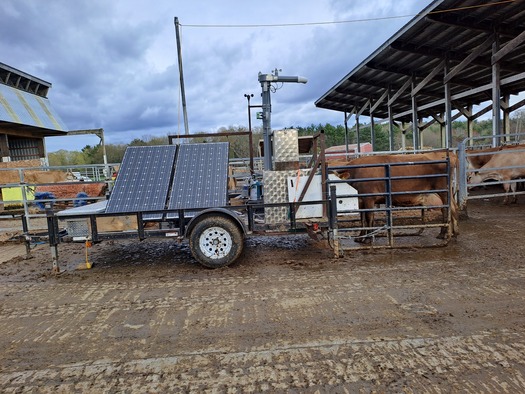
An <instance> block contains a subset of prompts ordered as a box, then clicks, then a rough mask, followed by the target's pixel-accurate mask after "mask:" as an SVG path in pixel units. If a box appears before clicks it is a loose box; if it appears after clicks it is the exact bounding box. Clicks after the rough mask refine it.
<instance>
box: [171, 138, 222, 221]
mask: <svg viewBox="0 0 525 394" xmlns="http://www.w3.org/2000/svg"><path fill="white" fill-rule="evenodd" d="M227 194H228V143H227V142H218V143H205V144H203V143H200V144H185V145H180V147H179V153H178V155H177V163H176V166H175V175H174V176H173V183H172V189H171V193H170V199H169V205H168V208H169V209H186V208H208V207H221V206H225V205H226V204H227V198H228V196H227ZM168 217H169V218H173V217H176V215H174V214H170V215H168Z"/></svg>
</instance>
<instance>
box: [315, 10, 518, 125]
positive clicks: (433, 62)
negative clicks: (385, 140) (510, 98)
mask: <svg viewBox="0 0 525 394" xmlns="http://www.w3.org/2000/svg"><path fill="white" fill-rule="evenodd" d="M494 34H496V37H497V39H498V40H499V49H500V50H499V52H497V53H496V57H493V52H492V45H493V43H494V41H495V38H494V37H495V36H494ZM524 40H525V1H522V0H516V1H512V0H510V1H491V2H490V1H487V0H436V1H434V2H432V3H431V4H430V5H428V6H427V7H426V8H425V9H424V10H423V11H421V13H419V14H418V15H417V16H416V17H414V18H413V19H412V20H411V21H410V22H409V23H407V24H406V25H405V26H404V27H403V28H402V29H401V30H399V31H398V32H397V33H396V34H394V35H393V36H392V37H391V38H390V39H388V40H387V41H386V42H385V43H384V44H383V45H382V46H380V47H379V48H378V49H376V50H375V51H374V52H373V53H372V54H371V55H370V56H369V57H368V58H366V59H365V60H364V61H363V62H362V63H361V64H359V65H358V66H357V67H356V68H354V69H353V70H352V71H350V72H349V73H348V74H347V75H346V76H345V77H344V78H343V79H341V80H340V81H339V82H338V83H337V84H336V85H335V86H334V87H332V88H331V89H330V90H329V91H328V92H326V93H325V94H324V95H323V96H322V97H321V98H319V99H318V100H317V101H316V102H315V105H316V106H317V107H320V108H327V109H332V110H336V111H344V112H349V113H350V112H352V110H357V111H358V112H359V113H360V114H363V115H366V116H370V108H371V107H372V108H373V115H374V117H376V118H383V119H386V118H388V104H387V103H388V101H389V100H388V98H387V94H388V91H389V88H390V94H391V95H395V94H396V93H400V94H399V96H398V97H396V98H395V100H392V102H391V108H392V112H393V113H394V114H395V115H394V119H396V120H399V121H411V120H412V94H413V88H414V87H415V88H416V90H415V92H416V93H417V95H416V96H415V97H416V100H417V108H418V114H419V116H420V117H429V116H432V115H433V114H436V113H443V112H444V111H445V93H444V81H445V72H444V71H445V68H444V65H445V63H447V62H448V65H447V67H448V75H447V76H446V78H447V79H449V78H450V79H449V81H450V92H451V99H452V102H453V105H454V107H456V108H457V107H459V106H462V107H466V106H468V105H477V104H481V103H483V102H486V101H488V100H490V99H491V97H492V96H491V95H492V80H493V79H492V64H493V63H494V62H496V61H499V67H500V78H501V82H500V83H501V95H502V96H505V95H512V94H518V93H520V92H522V91H524V90H525V51H524V50H523V49H524V48H523V45H521V44H522V43H523V41H524ZM520 45H521V46H520ZM413 78H414V79H413ZM412 84H413V86H412V87H411V85H412ZM369 100H371V101H370V102H369Z"/></svg>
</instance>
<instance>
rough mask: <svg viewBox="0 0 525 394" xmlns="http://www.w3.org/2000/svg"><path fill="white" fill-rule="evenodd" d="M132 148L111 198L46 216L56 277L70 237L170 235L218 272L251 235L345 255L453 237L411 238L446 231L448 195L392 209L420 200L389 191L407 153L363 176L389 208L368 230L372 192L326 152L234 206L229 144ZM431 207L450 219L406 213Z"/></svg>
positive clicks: (272, 175)
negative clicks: (302, 239) (365, 204)
mask: <svg viewBox="0 0 525 394" xmlns="http://www.w3.org/2000/svg"><path fill="white" fill-rule="evenodd" d="M279 133H280V132H276V135H274V138H275V140H279V139H280V138H281V137H280V136H279ZM282 133H283V134H285V136H284V137H282V138H284V139H286V138H290V139H292V140H293V139H295V138H296V136H295V135H294V133H293V132H290V130H286V131H283V132H282ZM321 137H322V135H321ZM321 145H322V144H321ZM128 150H129V154H128V151H127V152H126V156H125V157H124V160H123V163H122V165H121V171H120V173H119V177H120V179H119V178H118V177H117V181H116V183H115V187H114V189H113V192H112V195H111V196H110V198H109V200H106V201H101V202H98V203H95V204H91V205H87V206H84V207H78V208H72V209H68V210H65V211H61V212H57V213H54V212H53V211H52V210H51V209H48V210H47V220H48V233H49V244H50V247H51V254H52V260H53V269H54V271H57V272H58V271H59V262H58V245H59V244H60V243H61V242H67V241H85V242H92V243H95V244H96V243H99V242H102V241H104V240H111V239H122V238H133V237H137V238H138V239H140V240H145V239H149V238H154V237H164V238H173V239H175V240H177V241H180V242H182V241H188V243H189V247H190V251H191V254H192V255H193V257H194V258H195V259H196V260H197V261H198V262H199V263H201V264H202V265H204V266H206V267H210V268H218V267H223V266H226V265H229V264H231V263H233V262H234V261H236V260H237V259H238V258H239V256H240V255H241V253H242V251H243V247H244V239H245V238H246V237H251V236H264V235H272V236H276V235H278V236H282V235H295V234H308V235H310V236H311V237H312V238H314V239H316V240H327V241H328V244H329V245H330V246H331V247H332V248H333V249H334V254H335V256H337V257H339V256H342V255H343V253H344V250H348V249H362V248H392V247H414V246H436V245H444V244H446V242H448V239H449V237H448V238H447V239H445V240H444V241H441V242H440V243H439V244H434V243H432V244H425V243H424V242H423V241H421V239H422V238H419V237H418V238H414V236H420V235H421V234H422V232H423V230H425V229H429V231H430V229H434V228H440V229H448V228H450V201H451V198H452V196H451V195H450V194H449V195H448V201H446V202H445V203H444V204H442V205H430V206H429V205H426V206H423V205H421V206H412V207H396V206H394V204H393V201H394V200H395V199H396V197H399V195H403V194H414V190H410V191H399V190H397V191H396V190H395V188H392V185H395V184H396V182H398V181H406V180H407V179H409V178H410V176H406V175H403V176H398V177H396V176H392V175H390V173H391V172H394V171H393V169H394V168H399V167H401V166H404V167H407V168H408V167H410V166H414V165H417V163H414V162H412V161H411V155H410V154H407V155H404V156H405V157H406V162H401V163H399V162H396V163H387V162H385V163H382V160H381V156H377V163H378V164H374V166H375V167H381V168H384V170H385V174H388V176H382V177H378V178H374V179H362V180H361V181H364V182H382V183H384V184H385V190H384V191H383V192H381V194H382V195H383V196H384V200H385V204H383V205H381V206H377V207H375V208H373V209H372V210H373V211H374V213H375V214H376V224H375V225H374V226H375V227H367V226H364V225H363V224H362V223H361V221H360V215H361V214H363V213H364V212H365V211H370V209H368V210H362V209H361V210H360V209H359V206H358V198H359V197H361V198H366V197H370V196H369V195H361V196H359V195H357V192H356V190H355V189H353V188H351V187H350V186H349V185H348V182H349V180H342V179H340V178H338V177H336V176H334V175H333V174H328V172H330V171H329V170H330V167H328V166H327V164H326V163H325V162H324V155H323V154H322V152H321V154H319V155H318V156H317V157H314V158H313V160H312V162H314V165H313V167H311V168H308V169H299V170H280V171H265V172H264V186H263V187H264V193H263V194H264V196H263V197H264V200H248V201H247V202H246V203H245V204H243V205H228V200H227V190H226V187H225V185H226V183H227V169H226V168H225V166H224V163H227V158H228V154H227V144H226V145H225V143H206V144H184V145H180V146H174V147H172V148H170V147H169V146H162V147H134V148H128ZM279 151H280V150H279V149H276V153H275V154H276V157H279ZM138 153H140V154H138ZM166 158H167V159H166ZM196 158H201V159H200V160H197V159H196ZM172 159H173V160H174V161H173V163H172V162H171V160H172ZM190 159H192V160H190ZM287 159H288V158H286V160H287ZM163 160H164V166H162V168H164V169H166V168H169V169H170V171H160V167H159V162H161V163H162V162H163ZM436 162H442V163H444V164H445V165H446V166H445V168H446V169H447V170H446V171H445V172H444V173H443V174H433V175H432V177H443V178H444V179H446V182H447V185H448V186H450V178H449V175H448V174H449V171H448V169H449V160H448V158H444V159H443V160H441V161H436V160H434V161H429V162H428V164H432V163H436ZM130 163H131V164H130ZM282 163H290V161H283V162H282ZM221 168H223V169H222V170H220V169H221ZM345 168H352V166H348V167H345V166H338V167H334V168H333V169H335V170H337V171H341V170H344V169H345ZM427 177H428V176H427ZM423 179H426V178H425V177H423ZM448 186H447V187H446V188H444V189H440V190H432V189H430V190H419V191H417V193H418V194H420V195H425V194H427V195H432V194H434V193H437V192H440V193H443V192H445V193H446V192H447V189H448V190H449V189H450V188H449V187H448ZM159 195H161V196H162V197H161V198H159V197H158V196H159ZM144 207H146V208H144ZM432 208H434V209H442V210H446V212H447V215H444V216H443V217H441V218H440V219H439V220H437V221H434V222H432V221H430V220H428V217H425V215H423V214H421V215H416V216H415V217H412V216H411V217H409V216H407V212H408V210H410V212H414V211H416V212H417V211H420V212H422V213H423V212H425V211H427V210H428V209H432ZM115 218H117V219H118V218H124V219H123V220H121V221H123V222H126V223H128V225H129V226H128V228H126V229H119V230H118V231H106V230H105V229H104V226H105V224H104V221H107V220H113V219H115ZM61 222H65V223H66V226H65V227H66V228H67V234H65V233H64V232H62V231H60V229H59V224H60V223H61ZM407 231H409V233H407ZM363 232H365V233H366V234H370V236H373V238H374V244H371V245H363V243H361V242H360V238H362V234H363ZM449 234H450V231H449ZM395 237H399V239H401V237H405V238H406V237H408V238H409V239H411V240H412V241H413V240H414V239H416V242H415V244H414V242H411V243H410V244H407V243H406V242H400V241H399V240H396V244H394V238H395ZM432 239H433V238H432ZM376 241H377V242H376Z"/></svg>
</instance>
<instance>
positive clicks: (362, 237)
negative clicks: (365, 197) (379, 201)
mask: <svg viewBox="0 0 525 394" xmlns="http://www.w3.org/2000/svg"><path fill="white" fill-rule="evenodd" d="M360 205H361V209H371V208H373V207H374V203H372V204H370V203H368V201H367V202H364V203H363V204H360ZM373 225H374V212H373V211H367V212H361V227H372V226H373ZM370 232H371V230H365V229H363V230H361V231H360V232H359V236H358V237H357V238H355V241H356V242H359V243H363V244H371V243H372V237H371V236H370V235H368V234H369V233H370Z"/></svg>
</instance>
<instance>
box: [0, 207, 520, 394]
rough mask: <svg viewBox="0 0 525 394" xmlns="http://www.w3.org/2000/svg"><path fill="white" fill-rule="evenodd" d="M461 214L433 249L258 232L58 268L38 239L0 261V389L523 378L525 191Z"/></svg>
mask: <svg viewBox="0 0 525 394" xmlns="http://www.w3.org/2000/svg"><path fill="white" fill-rule="evenodd" d="M468 214H469V218H468V219H463V220H462V221H461V222H460V225H461V234H460V236H459V238H458V239H457V240H456V241H452V242H451V243H449V245H448V246H446V247H442V248H433V249H408V250H406V249H405V250H375V251H358V252H352V253H347V255H346V257H344V258H340V259H335V258H334V256H333V253H332V251H331V249H329V248H328V247H327V245H326V244H324V243H320V244H319V243H315V242H314V241H311V240H310V239H309V238H307V237H305V236H294V237H287V238H256V239H250V240H248V241H247V244H246V251H245V253H244V256H243V257H242V259H241V260H240V261H239V262H238V263H236V264H234V265H232V266H230V267H227V268H223V269H218V270H210V269H205V268H203V267H201V266H200V265H198V264H197V263H196V262H194V261H193V260H192V258H191V257H190V253H189V250H188V247H187V246H185V245H178V244H176V243H173V242H170V241H169V240H156V241H153V240H148V241H144V242H138V241H136V240H129V241H115V242H112V243H108V242H106V243H103V244H101V245H97V246H95V247H94V248H92V249H90V250H89V259H90V261H92V262H93V263H94V267H93V268H92V269H91V270H89V271H88V270H82V271H79V270H75V269H74V268H75V267H76V266H78V265H79V264H80V265H82V264H83V262H84V261H85V254H84V253H85V250H84V247H83V245H80V244H67V245H60V247H59V251H60V265H61V268H62V270H63V273H62V274H61V275H58V276H55V275H53V274H51V272H50V268H51V262H50V252H49V248H48V247H47V246H46V245H41V246H38V247H37V248H36V249H35V250H34V251H33V256H34V257H33V258H31V259H29V260H24V259H14V260H11V261H9V262H7V263H4V264H1V265H0V391H1V392H4V393H9V392H53V393H55V392H97V393H98V392H110V393H116V392H128V393H144V392H163V393H164V392H195V393H202V392H231V393H235V392H239V393H241V392H242V393H244V392H255V393H259V392H272V393H274V392H291V393H303V392H306V393H317V392H319V393H325V392H326V393H343V392H349V393H355V392H414V393H421V392H430V393H434V392H435V393H440V392H458V391H460V392H471V393H480V392H486V393H495V392H510V393H516V392H524V391H525V356H524V354H525V308H524V300H525V286H524V285H525V245H524V241H523V240H524V237H523V234H524V230H525V220H524V219H525V202H523V201H522V202H521V204H519V205H511V206H502V205H500V204H499V203H498V202H496V201H477V202H475V203H472V204H469V210H468ZM0 251H1V248H0Z"/></svg>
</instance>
